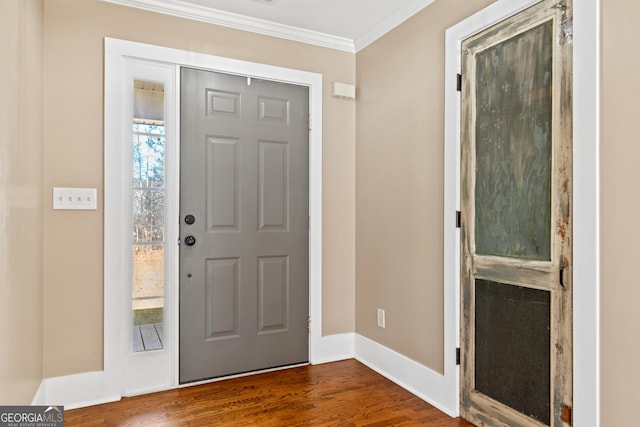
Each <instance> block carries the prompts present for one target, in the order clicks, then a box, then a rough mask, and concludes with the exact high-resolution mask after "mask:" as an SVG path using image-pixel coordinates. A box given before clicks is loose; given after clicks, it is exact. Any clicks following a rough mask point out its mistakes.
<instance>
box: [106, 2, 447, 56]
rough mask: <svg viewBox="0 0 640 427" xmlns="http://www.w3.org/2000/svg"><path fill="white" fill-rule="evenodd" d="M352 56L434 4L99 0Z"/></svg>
mask: <svg viewBox="0 0 640 427" xmlns="http://www.w3.org/2000/svg"><path fill="white" fill-rule="evenodd" d="M104 1H107V2H110V3H117V4H122V5H126V6H132V7H137V8H141V9H146V10H151V11H155V12H160V13H166V14H170V15H174V16H180V17H183V18H188V19H195V20H198V21H204V22H209V23H213V24H217V25H223V26H227V27H232V28H238V29H242V30H245V31H252V32H256V33H260V34H266V35H271V36H275V37H280V38H285V39H289V40H295V41H300V42H304V43H310V44H315V45H319V46H324V47H329V48H333V49H339V50H345V51H350V52H357V51H358V50H360V49H362V48H364V47H366V46H367V45H369V44H370V43H372V42H373V41H375V40H376V39H378V38H379V37H381V36H382V35H384V34H385V33H387V32H388V31H389V30H391V29H392V28H394V27H395V26H397V25H399V24H401V23H402V22H403V21H405V20H406V19H407V18H409V17H411V16H413V15H414V14H415V13H416V12H418V11H420V10H421V9H423V8H424V7H425V6H427V5H428V4H430V3H432V2H433V1H435V0H104Z"/></svg>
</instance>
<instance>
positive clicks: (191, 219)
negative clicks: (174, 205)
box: [184, 215, 196, 225]
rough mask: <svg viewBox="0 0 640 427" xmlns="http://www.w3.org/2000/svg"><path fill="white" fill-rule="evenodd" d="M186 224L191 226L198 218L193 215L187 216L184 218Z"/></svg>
mask: <svg viewBox="0 0 640 427" xmlns="http://www.w3.org/2000/svg"><path fill="white" fill-rule="evenodd" d="M184 222H185V223H186V224H187V225H191V224H193V223H195V222H196V217H195V216H193V215H187V216H185V217H184Z"/></svg>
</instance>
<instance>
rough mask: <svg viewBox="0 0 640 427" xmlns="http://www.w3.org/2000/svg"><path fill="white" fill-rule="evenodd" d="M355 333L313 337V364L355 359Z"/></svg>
mask: <svg viewBox="0 0 640 427" xmlns="http://www.w3.org/2000/svg"><path fill="white" fill-rule="evenodd" d="M354 335H355V334H353V333H347V334H337V335H327V336H324V337H316V338H313V339H312V345H311V360H310V362H311V364H312V365H319V364H321V363H329V362H337V361H338V360H346V359H353V357H354V355H355V353H354Z"/></svg>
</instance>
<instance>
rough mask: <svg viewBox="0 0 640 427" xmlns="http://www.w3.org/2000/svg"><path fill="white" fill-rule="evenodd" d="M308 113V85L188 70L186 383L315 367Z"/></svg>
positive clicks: (183, 270) (183, 190) (183, 274)
mask: <svg viewBox="0 0 640 427" xmlns="http://www.w3.org/2000/svg"><path fill="white" fill-rule="evenodd" d="M308 105H309V102H308V88H306V87H302V86H294V85H287V84H283V83H276V82H267V81H263V80H259V79H247V78H246V77H241V76H232V75H225V74H220V73H214V72H208V71H201V70H193V69H186V68H185V69H183V70H182V98H181V129H182V130H181V187H180V194H181V201H180V204H181V207H180V211H181V217H180V237H181V241H182V243H181V246H180V382H182V383H184V382H190V381H197V380H201V379H206V378H212V377H218V376H223V375H230V374H236V373H241V372H249V371H254V370H259V369H266V368H271V367H276V366H283V365H289V364H295V363H301V362H306V361H307V360H308V315H309V305H308V304H309V288H308V276H309V266H308V262H309V261H308V258H309V256H308V246H309V243H308V242H309V240H308V216H309V210H308V188H309V178H308V177H309V173H308V162H309V160H308V156H309V154H308V134H309V129H308ZM187 215H193V216H194V217H195V222H193V223H192V224H188V223H187V222H186V221H185V218H186V216H187ZM188 236H191V237H193V239H195V242H194V241H193V240H188Z"/></svg>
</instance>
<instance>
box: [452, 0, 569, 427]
mask: <svg viewBox="0 0 640 427" xmlns="http://www.w3.org/2000/svg"><path fill="white" fill-rule="evenodd" d="M571 6H572V5H571V1H570V0H566V1H556V0H543V1H541V2H539V3H537V4H536V5H535V6H533V7H531V8H529V9H526V10H524V11H522V12H520V13H519V14H517V15H515V16H513V17H511V18H509V19H507V20H505V21H503V22H501V23H498V24H496V25H495V26H493V27H491V28H488V29H486V30H484V31H483V32H481V33H479V34H477V35H475V36H473V37H471V38H469V39H467V40H464V41H463V42H462V46H461V51H462V98H461V105H462V114H461V117H462V123H461V127H462V135H461V143H462V145H461V147H462V157H461V172H462V177H461V184H462V192H461V196H462V197H461V207H462V233H461V236H462V271H461V277H462V283H461V287H462V292H461V301H462V328H461V347H462V348H461V353H462V361H461V362H462V363H461V364H462V371H461V379H462V383H461V408H460V412H461V414H462V416H463V417H464V418H466V419H468V420H470V421H471V422H472V423H474V424H476V425H482V426H486V427H489V426H500V427H502V426H514V427H515V426H535V427H541V426H554V427H563V426H568V425H570V424H571V405H572V396H573V389H572V382H573V377H572V355H573V348H572V286H573V283H572V274H571V272H572V267H573V262H572V232H571V230H572V213H571V211H572V204H571V200H572V96H571V93H572V77H571V76H572V25H571V22H572V7H571Z"/></svg>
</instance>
